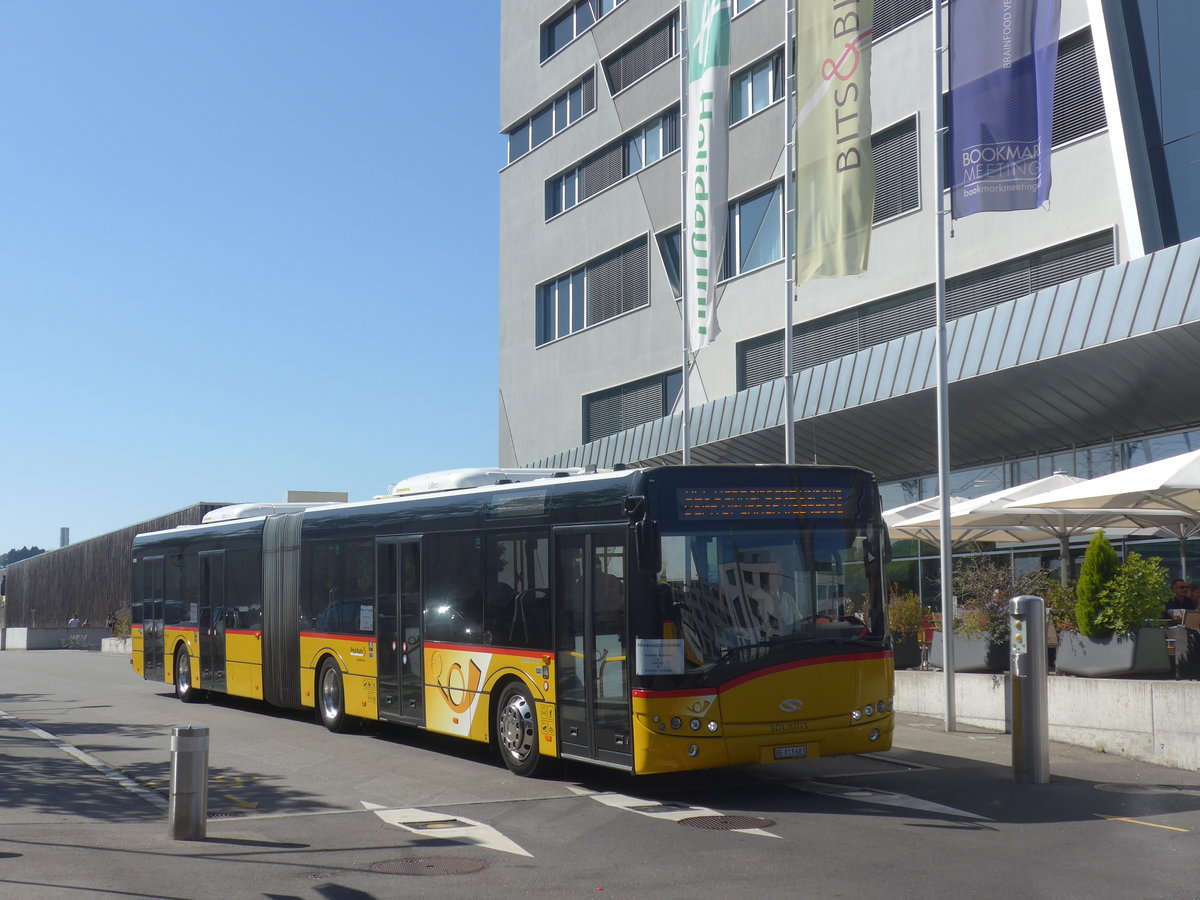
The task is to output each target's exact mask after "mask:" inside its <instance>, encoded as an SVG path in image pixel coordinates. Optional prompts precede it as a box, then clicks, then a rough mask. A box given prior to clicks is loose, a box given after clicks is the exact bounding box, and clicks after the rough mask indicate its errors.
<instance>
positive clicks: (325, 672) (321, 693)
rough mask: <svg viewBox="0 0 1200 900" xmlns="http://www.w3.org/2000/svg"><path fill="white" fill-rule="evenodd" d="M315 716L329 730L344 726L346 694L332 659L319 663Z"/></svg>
mask: <svg viewBox="0 0 1200 900" xmlns="http://www.w3.org/2000/svg"><path fill="white" fill-rule="evenodd" d="M317 718H319V719H320V720H321V724H322V725H324V726H325V727H326V728H328V729H329V730H330V731H343V730H345V728H346V695H345V693H344V692H343V691H342V673H341V671H340V670H339V669H338V665H337V663H335V662H334V661H333V660H332V659H327V660H325V662H324V663H322V664H321V673H320V674H319V675H318V676H317Z"/></svg>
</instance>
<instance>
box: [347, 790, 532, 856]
mask: <svg viewBox="0 0 1200 900" xmlns="http://www.w3.org/2000/svg"><path fill="white" fill-rule="evenodd" d="M362 805H363V808H364V809H369V810H371V812H373V813H375V815H377V816H379V818H381V819H383V821H385V822H387V823H388V824H389V825H395V826H396V827H397V828H403V829H404V830H405V831H409V832H412V833H413V834H416V835H420V836H421V837H428V836H430V835H433V836H434V837H436V838H437V839H438V840H442V841H456V842H458V843H460V844H472V845H474V846H476V847H486V848H487V849H489V850H499V851H501V852H502V853H515V854H516V855H517V856H529V857H532V856H533V854H532V853H530V852H528V851H527V850H525V849H524V848H522V847H521V846H520V845H519V844H517V843H516V842H515V841H511V840H509V839H508V838H506V837H505V836H504V835H502V834H501V833H500V832H499V831H497V830H496V829H495V828H492V826H490V825H484V824H483V823H482V822H476V821H475V820H474V819H468V818H466V817H465V816H447V815H446V814H445V813H435V812H429V811H428V810H425V809H388V808H386V807H383V806H380V805H379V804H377V803H368V802H367V801H366V800H363V801H362Z"/></svg>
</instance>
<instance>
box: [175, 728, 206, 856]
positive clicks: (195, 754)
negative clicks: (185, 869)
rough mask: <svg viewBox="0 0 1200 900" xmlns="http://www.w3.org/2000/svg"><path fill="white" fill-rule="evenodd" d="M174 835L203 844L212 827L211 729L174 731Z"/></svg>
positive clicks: (180, 839)
mask: <svg viewBox="0 0 1200 900" xmlns="http://www.w3.org/2000/svg"><path fill="white" fill-rule="evenodd" d="M168 816H169V817H170V835H171V840H173V841H202V840H204V836H205V828H206V827H207V825H208V729H207V728H199V727H192V726H189V725H178V726H176V727H174V728H172V729H171V806H170V810H169V812H168Z"/></svg>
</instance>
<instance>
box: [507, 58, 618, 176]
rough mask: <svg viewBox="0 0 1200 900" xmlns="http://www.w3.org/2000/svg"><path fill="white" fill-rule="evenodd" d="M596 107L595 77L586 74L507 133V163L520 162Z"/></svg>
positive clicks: (591, 74)
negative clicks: (534, 149)
mask: <svg viewBox="0 0 1200 900" xmlns="http://www.w3.org/2000/svg"><path fill="white" fill-rule="evenodd" d="M595 108H596V76H595V74H594V73H592V72H588V73H587V74H586V75H584V76H583V78H581V79H580V80H579V81H577V82H576V83H575V84H573V85H571V86H570V87H569V88H567V90H566V91H564V92H563V93H561V94H559V95H558V96H557V97H555V98H554V99H553V100H551V101H550V102H549V103H548V104H547V105H546V106H544V107H543V108H542V109H539V110H538V111H537V112H535V113H534V114H533V115H532V116H530V117H529V118H527V119H522V120H521V121H520V122H518V123H517V124H516V125H515V126H513V127H512V128H510V129H509V130H508V161H509V162H513V161H514V160H517V159H520V158H521V157H522V156H524V155H525V154H526V153H528V152H529V151H530V150H532V149H533V148H534V147H536V146H538V144H540V143H542V142H543V141H546V140H548V139H550V138H551V137H553V136H554V135H556V134H558V133H559V132H560V131H562V130H563V129H564V128H566V127H567V126H569V125H574V124H575V123H576V122H577V121H579V119H580V118H582V117H583V116H585V115H587V114H588V113H590V112H591V111H592V110H594V109H595Z"/></svg>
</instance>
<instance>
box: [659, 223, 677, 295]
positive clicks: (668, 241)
mask: <svg viewBox="0 0 1200 900" xmlns="http://www.w3.org/2000/svg"><path fill="white" fill-rule="evenodd" d="M658 254H659V256H661V257H662V261H663V268H664V269H666V270H667V280H668V281H670V282H671V290H672V292H674V294H675V296H676V297H682V296H683V282H682V279H681V277H680V274H679V273H680V272H681V271H682V269H683V266H682V263H681V261H680V258H679V229H678V228H676V229H674V230H672V231H666V232H663V233H662V234H660V235H659V236H658Z"/></svg>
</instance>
